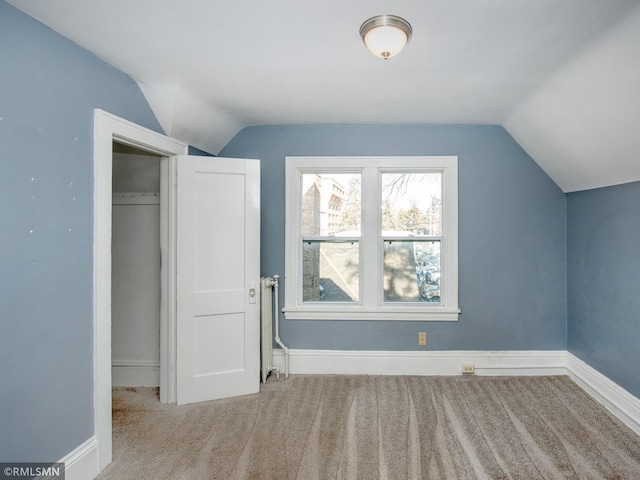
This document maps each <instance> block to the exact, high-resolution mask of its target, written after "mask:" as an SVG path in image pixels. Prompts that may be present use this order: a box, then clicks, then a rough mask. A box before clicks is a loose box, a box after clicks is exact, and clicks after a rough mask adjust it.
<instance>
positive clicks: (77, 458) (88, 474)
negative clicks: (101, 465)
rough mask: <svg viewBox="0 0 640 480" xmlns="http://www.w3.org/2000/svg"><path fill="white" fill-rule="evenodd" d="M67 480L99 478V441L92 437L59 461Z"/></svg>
mask: <svg viewBox="0 0 640 480" xmlns="http://www.w3.org/2000/svg"><path fill="white" fill-rule="evenodd" d="M59 463H64V478H65V479H66V480H91V479H93V478H96V477H97V476H98V440H97V439H96V437H91V438H90V439H89V440H87V441H86V442H84V443H83V444H82V445H80V446H79V447H78V448H76V449H75V450H74V451H73V452H71V453H70V454H69V455H67V456H65V457H64V458H63V459H61V460H60V461H59Z"/></svg>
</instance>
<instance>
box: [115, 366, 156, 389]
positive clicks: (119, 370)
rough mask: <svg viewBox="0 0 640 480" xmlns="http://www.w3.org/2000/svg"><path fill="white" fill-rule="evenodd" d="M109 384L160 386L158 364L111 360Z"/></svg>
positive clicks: (116, 385)
mask: <svg viewBox="0 0 640 480" xmlns="http://www.w3.org/2000/svg"><path fill="white" fill-rule="evenodd" d="M111 384H112V385H113V386H114V387H158V386H160V364H159V363H158V362H144V361H124V362H119V361H115V360H113V361H112V363H111Z"/></svg>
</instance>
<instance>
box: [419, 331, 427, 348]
mask: <svg viewBox="0 0 640 480" xmlns="http://www.w3.org/2000/svg"><path fill="white" fill-rule="evenodd" d="M426 344H427V332H418V345H421V346H424V345H426Z"/></svg>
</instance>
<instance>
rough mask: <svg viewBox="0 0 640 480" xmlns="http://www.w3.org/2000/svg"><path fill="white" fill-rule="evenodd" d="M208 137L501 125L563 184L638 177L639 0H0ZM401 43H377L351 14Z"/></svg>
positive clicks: (219, 142)
mask: <svg viewBox="0 0 640 480" xmlns="http://www.w3.org/2000/svg"><path fill="white" fill-rule="evenodd" d="M8 2H9V3H10V4H12V5H14V6H16V7H17V8H19V9H21V10H23V11H24V12H26V13H27V14H29V15H31V16H32V17H34V18H36V19H38V20H39V21H41V22H42V23H44V24H46V25H48V26H49V27H51V28H52V29H53V30H55V31H57V32H58V33H60V34H62V35H64V36H65V37H68V38H69V39H71V40H73V41H74V42H76V43H78V44H79V45H81V46H83V47H85V48H86V49H88V50H89V51H91V52H93V53H95V54H96V55H98V56H99V57H101V58H103V59H104V60H106V61H107V62H109V63H111V64H112V65H114V66H115V67H117V68H118V69H120V70H122V71H123V72H125V73H127V74H129V75H130V76H131V77H132V78H134V79H135V80H136V81H137V82H138V84H139V85H140V87H141V89H142V91H143V93H144V94H145V96H146V98H147V100H148V101H149V104H150V105H151V108H152V109H153V110H154V112H155V114H156V116H157V117H158V120H159V121H160V123H161V125H162V127H163V128H164V130H165V132H166V133H167V134H168V135H171V136H173V137H175V138H178V139H180V140H182V141H185V142H188V143H190V144H192V145H194V146H196V147H199V148H201V149H203V150H206V151H210V152H212V153H217V152H218V151H219V150H220V149H221V148H222V147H223V146H224V145H225V144H226V143H227V142H228V140H230V139H231V138H232V137H233V135H234V134H235V133H237V132H238V131H239V130H240V129H241V128H243V127H245V126H251V125H281V124H446V123H466V124H498V125H503V126H504V127H505V128H506V129H507V130H508V131H509V132H510V133H511V135H512V136H513V137H514V138H515V139H516V140H517V141H518V142H519V143H520V145H522V147H523V148H524V149H525V150H526V151H527V152H528V153H529V154H530V155H531V156H532V157H533V158H534V160H536V161H537V162H538V164H539V165H540V166H541V167H542V168H543V169H544V170H545V171H546V172H547V173H548V174H549V175H550V176H551V178H553V179H554V180H555V181H556V183H558V185H559V186H560V187H561V188H562V189H563V190H564V191H567V192H568V191H575V190H583V189H587V188H594V187H601V186H607V185H614V184H619V183H626V182H630V181H636V180H640V155H639V152H640V0H606V1H604V0H563V1H558V0H473V1H470V0H400V1H389V0H386V1H382V0H353V1H344V0H322V1H315V2H307V1H301V0H270V1H265V0H243V1H223V0H207V1H204V0H180V1H170V0H135V1H131V0H109V1H103V2H98V1H87V0H51V1H43V0H8ZM381 13H387V14H394V15H399V16H402V17H404V18H405V19H407V20H408V21H409V22H410V23H411V25H412V27H413V37H412V39H411V43H410V44H409V45H408V46H407V48H405V50H404V51H403V52H402V53H401V54H400V55H398V56H397V57H394V58H392V59H390V60H388V61H384V60H381V59H378V58H375V57H374V56H372V55H371V54H370V53H368V52H367V50H366V49H365V47H364V45H363V44H362V42H361V40H360V38H359V35H358V29H359V27H360V24H361V23H362V22H363V21H364V20H366V19H367V18H369V17H371V16H374V15H377V14H381Z"/></svg>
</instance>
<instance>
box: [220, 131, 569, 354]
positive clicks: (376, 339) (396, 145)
mask: <svg viewBox="0 0 640 480" xmlns="http://www.w3.org/2000/svg"><path fill="white" fill-rule="evenodd" d="M287 155H290V156H295V155H299V156H304V155H458V156H459V167H458V168H459V172H458V175H459V204H460V205H459V229H460V240H459V250H460V253H459V263H460V268H459V290H460V308H461V310H462V314H461V315H460V319H459V321H458V322H455V323H446V322H380V321H301V320H289V321H287V320H284V319H281V335H280V336H281V338H282V339H283V341H284V342H285V344H287V346H289V347H290V348H307V349H353V350H418V346H417V332H418V331H426V332H427V335H428V347H427V348H428V349H430V350H448V349H478V350H492V349H496V350H520V349H522V350H527V349H534V350H552V349H560V350H564V349H566V302H567V295H566V293H567V291H566V235H565V225H566V223H565V222H566V219H565V196H564V194H563V193H562V191H561V190H560V189H559V188H558V186H557V185H556V184H555V183H554V182H553V181H552V180H551V179H549V177H548V176H547V175H546V174H545V173H544V172H543V171H542V170H541V169H540V168H539V167H538V165H537V164H536V163H535V162H534V161H533V160H532V159H531V158H530V157H529V156H528V155H527V154H526V153H525V152H524V151H523V150H522V149H521V148H520V146H519V145H518V144H517V143H516V142H515V141H514V140H513V139H512V138H511V136H510V135H509V134H508V133H507V132H506V131H505V130H504V129H503V128H502V127H498V126H281V127H251V128H246V129H244V130H242V131H240V132H239V133H238V134H237V135H236V136H235V137H234V138H233V139H232V140H231V141H230V142H229V144H228V145H227V146H226V147H225V148H224V149H223V150H222V151H221V152H220V156H226V157H244V158H259V159H261V160H262V225H261V228H262V235H261V237H262V251H261V253H262V265H261V270H262V274H263V275H273V274H276V273H277V274H279V275H280V276H282V277H283V276H284V236H283V232H284V217H285V214H284V206H285V197H284V181H285V176H284V167H285V160H284V158H285V156H287ZM284 287H285V288H286V285H285V286H284ZM281 302H282V298H281Z"/></svg>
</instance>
